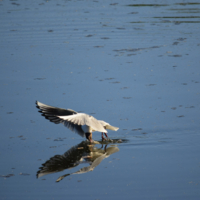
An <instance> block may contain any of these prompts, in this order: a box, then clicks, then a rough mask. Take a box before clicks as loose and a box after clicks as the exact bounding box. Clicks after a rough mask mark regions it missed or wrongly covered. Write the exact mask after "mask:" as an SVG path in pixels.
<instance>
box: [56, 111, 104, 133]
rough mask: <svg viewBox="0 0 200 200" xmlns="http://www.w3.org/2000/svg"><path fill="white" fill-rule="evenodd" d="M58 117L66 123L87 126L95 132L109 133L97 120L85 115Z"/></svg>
mask: <svg viewBox="0 0 200 200" xmlns="http://www.w3.org/2000/svg"><path fill="white" fill-rule="evenodd" d="M58 117H59V118H60V119H63V120H64V121H67V122H71V123H73V124H76V125H87V126H89V127H91V128H92V129H93V130H94V131H99V132H106V133H107V131H106V130H105V129H104V127H103V126H102V124H101V123H100V122H99V121H98V120H97V119H95V118H94V117H93V116H90V115H87V114H85V113H77V114H75V115H69V116H58Z"/></svg>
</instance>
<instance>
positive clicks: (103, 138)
mask: <svg viewBox="0 0 200 200" xmlns="http://www.w3.org/2000/svg"><path fill="white" fill-rule="evenodd" d="M101 137H102V141H103V140H106V139H105V137H104V136H103V133H102V135H101Z"/></svg>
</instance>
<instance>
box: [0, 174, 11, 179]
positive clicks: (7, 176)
mask: <svg viewBox="0 0 200 200" xmlns="http://www.w3.org/2000/svg"><path fill="white" fill-rule="evenodd" d="M11 176H14V174H7V175H0V177H3V178H10V177H11Z"/></svg>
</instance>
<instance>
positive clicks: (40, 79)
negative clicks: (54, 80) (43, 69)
mask: <svg viewBox="0 0 200 200" xmlns="http://www.w3.org/2000/svg"><path fill="white" fill-rule="evenodd" d="M45 79H46V78H34V80H39V81H42V80H45Z"/></svg>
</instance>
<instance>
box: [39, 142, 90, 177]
mask: <svg viewBox="0 0 200 200" xmlns="http://www.w3.org/2000/svg"><path fill="white" fill-rule="evenodd" d="M86 148H87V145H86V142H81V143H80V144H79V145H76V146H74V147H72V148H71V149H69V150H68V151H67V152H65V153H64V154H63V155H55V156H53V157H51V158H50V159H49V160H47V161H46V162H45V163H44V164H42V167H40V169H39V171H38V172H37V178H40V177H41V176H44V175H47V174H51V173H55V172H59V171H63V170H65V169H69V168H73V167H76V166H78V165H79V164H80V160H81V158H82V157H83V155H84V153H85V151H86Z"/></svg>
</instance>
